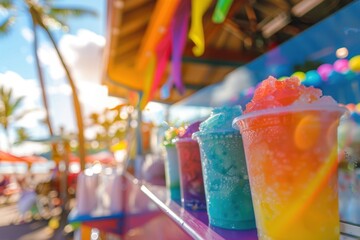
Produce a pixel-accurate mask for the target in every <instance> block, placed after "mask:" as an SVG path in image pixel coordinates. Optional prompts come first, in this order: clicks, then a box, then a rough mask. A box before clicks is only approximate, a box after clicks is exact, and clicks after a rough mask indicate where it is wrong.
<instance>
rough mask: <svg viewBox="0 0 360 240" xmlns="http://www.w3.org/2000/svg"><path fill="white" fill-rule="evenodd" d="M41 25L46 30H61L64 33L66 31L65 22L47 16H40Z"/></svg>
mask: <svg viewBox="0 0 360 240" xmlns="http://www.w3.org/2000/svg"><path fill="white" fill-rule="evenodd" d="M42 23H43V24H44V25H45V26H46V27H47V28H55V29H62V30H64V31H67V30H68V26H67V24H66V23H65V22H63V21H61V20H59V19H57V18H55V17H53V16H48V15H43V16H42Z"/></svg>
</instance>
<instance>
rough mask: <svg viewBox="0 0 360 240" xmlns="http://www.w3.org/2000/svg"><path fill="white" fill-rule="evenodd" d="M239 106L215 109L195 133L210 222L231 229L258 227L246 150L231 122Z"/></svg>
mask: <svg viewBox="0 0 360 240" xmlns="http://www.w3.org/2000/svg"><path fill="white" fill-rule="evenodd" d="M240 114H241V108H240V106H233V107H220V108H215V109H213V111H212V113H211V115H210V117H209V118H208V119H206V120H205V121H204V122H203V123H201V125H200V131H199V132H196V133H194V134H193V138H195V139H197V141H198V142H199V145H200V153H201V164H202V170H203V175H204V185H205V196H206V204H207V210H208V216H209V222H210V224H211V225H213V226H217V227H222V228H228V229H251V228H255V216H254V209H253V205H252V200H251V193H250V185H249V178H248V174H247V170H246V162H245V155H244V148H243V144H242V139H241V135H240V133H239V131H237V130H235V129H233V128H232V120H233V119H234V117H236V116H239V115H240Z"/></svg>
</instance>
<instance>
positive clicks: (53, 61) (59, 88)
mask: <svg viewBox="0 0 360 240" xmlns="http://www.w3.org/2000/svg"><path fill="white" fill-rule="evenodd" d="M15 2H16V3H18V4H19V3H20V4H21V2H22V1H20V0H17V1H15ZM54 2H55V3H58V6H73V7H83V8H86V9H90V10H93V11H95V12H97V15H98V16H97V17H93V16H84V17H78V18H69V20H68V21H67V23H68V25H69V27H70V30H69V32H67V33H65V34H64V33H62V32H59V31H58V32H55V31H54V36H55V38H56V41H57V42H58V46H60V50H61V52H62V53H63V55H64V58H65V60H69V61H68V65H71V66H73V65H75V66H78V67H77V68H73V69H70V70H71V71H72V73H73V74H72V75H73V77H74V79H75V81H76V83H77V86H78V88H79V92H80V95H79V96H80V101H81V102H82V105H83V115H84V116H85V117H86V116H87V115H88V114H89V113H90V112H93V111H100V109H102V108H104V107H105V105H106V104H107V103H108V102H111V101H112V102H114V101H115V100H114V99H111V100H108V99H105V98H106V96H107V92H106V90H105V89H104V87H100V85H99V83H100V72H101V61H102V50H103V48H104V45H105V38H104V37H103V36H104V34H105V31H106V29H105V25H106V1H105V0H77V1H71V0H62V1H59V0H58V1H54ZM6 14H7V13H6V11H4V10H1V9H0V21H2V20H1V19H3V18H4V17H5V16H6ZM29 20H30V19H29V16H28V15H27V14H26V12H24V11H21V12H18V17H17V21H16V22H15V24H14V25H13V26H12V28H11V31H10V32H9V33H8V34H6V35H0V85H6V86H7V87H9V88H12V89H13V91H14V93H16V95H17V96H20V95H22V96H25V97H26V100H25V104H24V106H23V109H25V108H38V107H42V101H41V96H40V89H39V83H38V80H37V74H36V72H35V64H34V59H33V49H32V39H33V35H32V32H31V30H30V29H31V25H30V22H29ZM38 53H39V55H40V60H41V62H42V65H43V67H44V70H45V82H46V86H47V90H48V92H49V97H48V100H49V104H50V111H51V114H50V115H51V119H52V121H53V125H54V129H55V132H57V133H58V132H59V128H60V126H65V128H66V130H68V131H76V127H75V119H74V115H73V109H72V99H71V95H70V94H71V92H70V88H69V86H68V84H67V80H66V78H65V77H64V73H63V71H62V70H61V67H60V66H59V64H58V59H57V58H56V56H55V55H54V51H53V49H52V48H51V45H50V43H49V42H48V41H46V37H45V36H44V35H43V34H40V49H39V51H38ZM84 53H85V54H84ZM91 54H92V55H91ZM89 59H91V61H90V60H89ZM94 69H95V70H96V72H94V71H95V70H94ZM89 76H90V77H89ZM93 76H94V77H93ZM95 76H96V77H95ZM90 78H94V79H90ZM84 79H85V81H84ZM88 80H89V81H88ZM95 83H96V84H95ZM94 93H96V97H98V98H96V97H91V96H93V95H94ZM100 98H101V101H99V99H100ZM104 99H105V100H104ZM34 114H35V113H34ZM34 114H32V116H28V117H27V118H26V119H23V121H20V122H19V123H16V126H24V127H26V128H28V130H29V132H30V134H31V135H32V136H33V137H45V136H47V135H48V131H47V128H45V127H43V126H40V125H38V120H39V118H42V117H43V116H44V113H43V112H41V111H40V112H37V113H36V115H34ZM30 115H31V114H30ZM13 127H14V126H13ZM11 134H12V138H13V139H14V133H11ZM4 142H5V141H4V137H3V134H2V132H1V130H0V149H3V148H4V147H5V146H4Z"/></svg>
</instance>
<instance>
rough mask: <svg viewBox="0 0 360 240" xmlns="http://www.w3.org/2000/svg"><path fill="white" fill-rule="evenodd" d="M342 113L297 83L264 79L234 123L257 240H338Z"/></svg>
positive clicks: (318, 93)
mask: <svg viewBox="0 0 360 240" xmlns="http://www.w3.org/2000/svg"><path fill="white" fill-rule="evenodd" d="M343 113H344V109H343V108H341V107H339V106H338V104H337V103H336V102H335V101H334V100H333V99H332V98H331V97H327V96H322V92H321V90H319V89H316V88H313V87H306V86H304V85H301V84H300V81H299V80H298V79H297V78H289V79H286V80H284V81H279V80H277V79H275V78H273V77H269V78H268V79H266V80H264V81H263V82H262V83H261V84H260V85H259V86H258V88H257V89H256V91H255V93H254V96H253V99H252V101H251V102H250V103H248V104H247V106H246V110H245V111H244V114H243V115H242V116H240V117H238V118H236V119H234V125H235V127H238V128H240V132H241V134H242V137H243V143H244V149H245V155H246V161H247V167H248V173H249V178H250V186H251V191H252V198H253V204H254V210H255V216H256V224H257V228H258V236H259V239H262V240H265V239H266V240H270V239H271V240H282V239H284V240H297V239H298V240H305V239H306V240H312V239H314V240H320V239H324V240H325V239H326V240H332V239H339V237H340V233H339V215H338V196H337V171H336V170H337V126H338V123H339V118H340V116H341V115H342V114H343Z"/></svg>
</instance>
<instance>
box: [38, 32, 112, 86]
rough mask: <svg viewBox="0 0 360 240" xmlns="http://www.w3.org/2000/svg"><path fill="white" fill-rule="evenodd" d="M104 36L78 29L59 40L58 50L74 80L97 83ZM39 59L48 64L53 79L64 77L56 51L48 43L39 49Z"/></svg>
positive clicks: (99, 74)
mask: <svg viewBox="0 0 360 240" xmlns="http://www.w3.org/2000/svg"><path fill="white" fill-rule="evenodd" d="M104 46H105V38H104V37H103V36H100V35H97V34H96V33H93V32H91V31H89V30H85V29H80V30H79V31H78V32H77V34H76V35H71V34H65V35H64V36H63V37H62V38H61V39H60V42H59V45H58V47H59V50H60V52H61V54H62V56H63V57H64V60H65V62H66V63H67V65H68V67H69V70H70V72H71V73H72V76H73V78H74V80H75V81H76V82H80V81H87V82H92V83H99V84H100V82H101V81H100V78H101V69H102V66H101V63H102V54H103V49H104ZM39 57H40V61H41V62H42V63H43V64H45V65H46V66H48V69H49V72H50V75H51V77H52V78H54V79H59V78H63V77H65V72H64V70H63V68H62V66H61V64H60V61H59V59H58V57H57V55H56V52H55V51H54V49H53V48H52V46H49V45H42V46H41V48H40V49H39Z"/></svg>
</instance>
